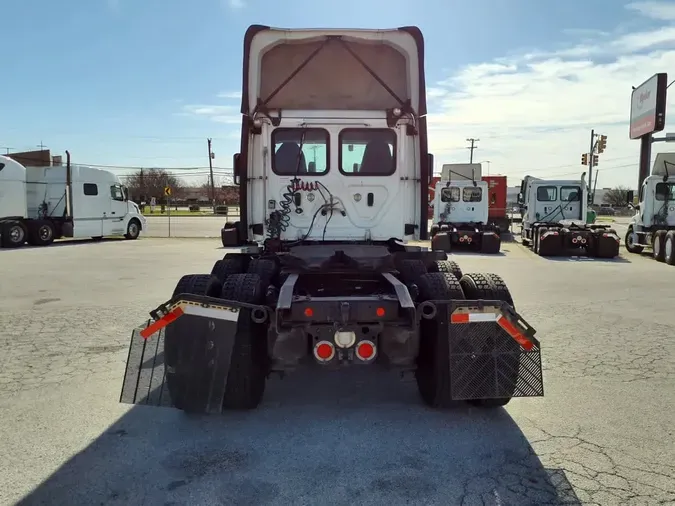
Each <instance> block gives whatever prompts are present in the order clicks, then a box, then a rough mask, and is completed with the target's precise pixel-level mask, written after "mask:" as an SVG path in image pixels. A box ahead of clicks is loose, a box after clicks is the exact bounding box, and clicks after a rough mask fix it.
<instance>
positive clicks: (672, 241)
mask: <svg viewBox="0 0 675 506" xmlns="http://www.w3.org/2000/svg"><path fill="white" fill-rule="evenodd" d="M627 200H628V202H627V203H628V204H629V205H630V206H633V192H628V198H627ZM633 207H634V209H635V215H634V216H633V217H632V218H631V221H630V223H629V225H628V231H627V233H626V237H625V240H624V242H625V244H626V249H627V250H628V251H629V252H631V253H642V251H643V250H644V249H651V250H652V255H653V257H654V258H655V259H656V260H657V261H660V262H666V263H668V264H671V265H674V264H675V153H659V154H657V155H656V159H655V161H654V165H653V167H652V173H651V175H650V176H648V177H647V178H645V180H644V181H643V183H642V186H641V187H640V191H639V194H638V204H637V205H635V206H633Z"/></svg>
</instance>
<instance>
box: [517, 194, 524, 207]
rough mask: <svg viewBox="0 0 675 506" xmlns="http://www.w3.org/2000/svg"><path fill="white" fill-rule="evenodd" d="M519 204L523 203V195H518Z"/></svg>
mask: <svg viewBox="0 0 675 506" xmlns="http://www.w3.org/2000/svg"><path fill="white" fill-rule="evenodd" d="M518 203H519V204H522V203H523V194H522V193H518Z"/></svg>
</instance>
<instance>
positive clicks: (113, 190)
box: [110, 184, 124, 202]
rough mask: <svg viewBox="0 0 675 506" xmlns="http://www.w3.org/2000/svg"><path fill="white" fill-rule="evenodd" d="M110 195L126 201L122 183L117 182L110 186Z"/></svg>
mask: <svg viewBox="0 0 675 506" xmlns="http://www.w3.org/2000/svg"><path fill="white" fill-rule="evenodd" d="M110 196H111V197H112V199H113V200H119V201H120V202H124V192H123V191H122V187H121V186H120V185H117V184H116V185H112V186H111V187H110Z"/></svg>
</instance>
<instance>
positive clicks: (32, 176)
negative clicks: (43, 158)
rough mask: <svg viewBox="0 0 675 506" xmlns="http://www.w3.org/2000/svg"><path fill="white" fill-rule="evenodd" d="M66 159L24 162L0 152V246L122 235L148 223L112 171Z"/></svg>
mask: <svg viewBox="0 0 675 506" xmlns="http://www.w3.org/2000/svg"><path fill="white" fill-rule="evenodd" d="M66 158H67V161H66V164H65V165H54V166H51V167H30V166H29V167H24V166H23V165H22V164H20V163H19V162H17V161H16V160H13V159H12V158H9V157H7V156H0V247H3V248H17V247H20V246H23V245H24V244H26V243H27V244H29V245H32V246H47V245H49V244H51V243H52V242H54V240H56V239H61V238H95V239H100V238H102V237H104V236H115V235H119V236H124V237H126V238H127V239H136V238H138V236H139V235H140V234H141V232H142V231H143V230H144V229H145V227H146V220H145V218H144V217H143V215H142V214H141V212H140V210H139V208H138V206H137V205H136V204H135V203H134V202H131V201H130V200H129V198H128V192H127V189H126V188H125V187H124V186H123V185H122V184H121V183H120V180H119V178H118V177H117V176H116V175H115V174H113V173H112V172H109V171H106V170H100V169H96V168H93V167H85V166H77V165H71V163H70V154H69V153H68V152H66Z"/></svg>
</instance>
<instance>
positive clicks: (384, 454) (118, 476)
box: [17, 368, 581, 506]
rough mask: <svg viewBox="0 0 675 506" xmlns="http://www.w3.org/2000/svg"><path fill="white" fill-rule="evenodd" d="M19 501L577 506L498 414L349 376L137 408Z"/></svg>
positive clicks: (375, 376) (312, 377) (371, 375)
mask: <svg viewBox="0 0 675 506" xmlns="http://www.w3.org/2000/svg"><path fill="white" fill-rule="evenodd" d="M109 402H110V403H111V404H112V403H116V402H117V399H112V398H111V399H109ZM517 402H536V400H532V401H528V400H514V401H513V403H514V404H515V403H517ZM17 504H19V505H38V504H48V505H50V506H52V505H53V506H56V505H68V506H77V505H87V506H89V505H99V504H101V505H123V504H124V505H136V504H139V505H140V504H144V505H155V504H159V505H166V506H168V505H179V504H186V505H187V504H189V505H199V504H219V505H220V504H223V505H224V504H227V505H237V506H240V505H246V504H251V505H263V504H264V505H267V504H281V505H287V504H307V505H309V504H311V505H315V504H331V505H332V504H336V505H337V504H344V505H352V504H359V505H369V504H386V505H393V504H439V505H473V504H500V505H518V506H526V505H562V504H565V505H580V504H581V502H580V501H579V499H578V497H577V496H576V494H575V493H574V491H573V489H572V487H571V485H570V483H569V482H568V480H567V478H566V476H565V473H564V472H563V471H562V470H560V469H548V468H546V467H544V465H543V464H542V462H541V461H540V460H539V458H538V457H537V455H536V454H535V452H534V450H533V448H532V447H531V445H530V443H529V442H528V440H527V439H526V437H525V436H524V435H523V433H522V432H521V430H520V428H519V427H518V426H517V425H516V423H515V422H514V421H513V419H512V418H511V417H510V416H509V414H508V412H507V411H506V410H504V409H501V408H500V409H497V410H494V411H485V410H481V409H478V408H472V407H468V406H467V405H465V404H461V405H460V406H459V407H457V408H455V409H452V410H446V411H436V410H432V409H429V408H427V407H425V406H424V405H423V404H422V403H421V401H420V399H419V397H418V394H417V389H416V386H415V384H414V382H412V383H411V382H403V381H401V380H400V379H399V378H398V376H395V375H394V374H392V373H387V372H382V371H378V370H374V369H373V368H364V369H357V368H352V369H347V370H341V371H335V372H331V371H323V370H321V371H318V370H299V371H298V372H296V373H294V374H292V375H290V376H288V377H287V378H286V379H284V380H280V379H278V378H276V377H273V378H272V379H270V381H269V382H268V388H267V392H266V394H265V399H264V402H263V404H262V405H261V406H260V407H259V408H258V409H257V410H255V411H249V412H228V413H226V414H224V415H222V416H218V415H210V416H191V415H186V414H184V413H182V412H180V411H177V410H174V409H171V408H159V407H149V406H138V405H137V406H133V407H132V408H131V409H130V410H129V411H128V412H127V413H126V414H125V415H124V416H122V417H121V418H120V419H119V420H118V421H117V422H116V423H114V424H113V425H112V426H111V427H110V428H109V429H108V430H107V431H106V432H105V433H103V434H101V435H100V436H99V437H98V438H97V439H96V440H95V441H94V442H93V443H91V444H90V445H89V446H88V447H86V448H85V449H84V450H82V451H81V452H80V453H78V454H77V455H75V456H74V457H73V458H71V459H70V460H69V461H67V462H66V463H65V464H63V465H62V466H61V467H60V468H59V469H58V470H57V471H55V472H54V473H53V474H52V476H50V477H49V478H48V479H47V480H46V481H45V482H43V483H42V484H40V485H39V486H38V487H36V488H35V489H34V491H33V492H32V493H30V494H29V495H28V496H26V497H25V498H23V499H22V500H21V501H20V502H19V503H17Z"/></svg>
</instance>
